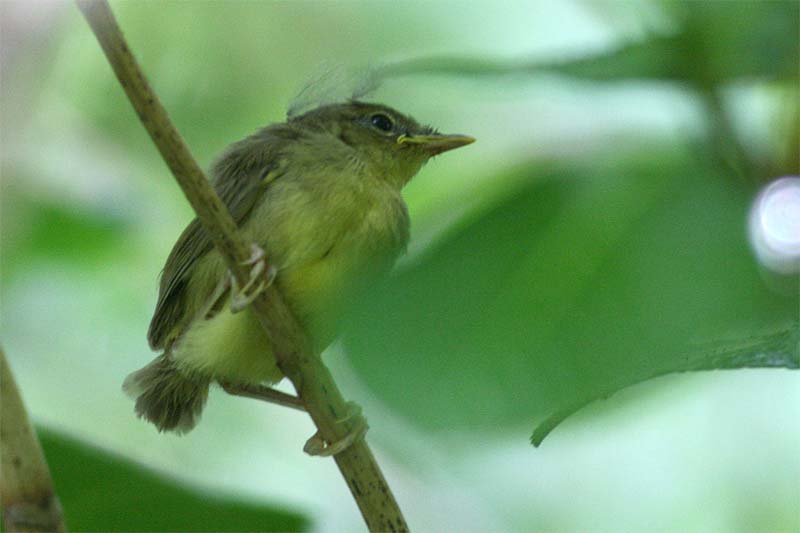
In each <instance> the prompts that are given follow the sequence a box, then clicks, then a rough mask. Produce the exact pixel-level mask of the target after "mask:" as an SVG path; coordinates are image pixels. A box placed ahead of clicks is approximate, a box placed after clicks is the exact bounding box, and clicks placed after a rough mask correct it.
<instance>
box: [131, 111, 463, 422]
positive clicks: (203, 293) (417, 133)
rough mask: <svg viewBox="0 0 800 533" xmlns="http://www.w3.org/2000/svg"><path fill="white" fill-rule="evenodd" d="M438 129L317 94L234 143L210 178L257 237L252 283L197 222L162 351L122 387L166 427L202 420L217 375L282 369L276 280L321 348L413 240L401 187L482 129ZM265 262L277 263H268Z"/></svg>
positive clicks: (172, 260) (155, 345)
mask: <svg viewBox="0 0 800 533" xmlns="http://www.w3.org/2000/svg"><path fill="white" fill-rule="evenodd" d="M474 140H475V139H474V138H473V137H470V136H467V135H460V134H442V133H439V132H438V131H436V130H434V129H433V128H431V127H429V126H424V125H421V124H419V123H418V122H417V121H415V120H414V119H413V118H411V117H410V116H408V115H405V114H403V113H400V112H399V111H397V110H395V109H393V108H391V107H388V106H386V105H382V104H377V103H369V102H363V101H360V100H348V101H344V102H340V103H331V104H325V105H320V106H319V107H317V108H315V109H312V110H310V111H307V112H305V113H303V114H299V115H296V116H289V117H288V118H287V120H286V121H285V122H281V123H275V124H271V125H268V126H266V127H264V128H262V129H260V130H258V131H257V132H255V133H254V134H252V135H250V136H248V137H246V138H244V139H242V140H240V141H238V142H235V143H233V144H232V145H231V146H229V147H228V148H227V149H226V150H225V151H224V152H223V154H222V155H221V156H220V157H219V158H218V159H217V160H216V161H215V162H214V163H213V165H212V167H211V178H210V179H211V183H212V185H213V187H214V189H215V190H216V192H217V194H218V195H219V197H220V199H221V200H222V202H223V203H224V204H225V205H226V207H227V208H228V210H229V211H230V214H231V215H232V217H233V219H234V221H235V222H236V224H237V226H238V228H239V231H240V232H241V235H242V236H243V238H244V239H245V242H250V243H252V245H253V257H252V258H251V261H250V263H251V264H252V265H253V270H252V274H253V276H252V278H251V282H250V283H248V284H247V285H246V286H244V287H238V286H237V284H236V283H235V281H233V279H232V276H231V275H230V273H229V272H228V269H227V267H226V264H225V262H224V260H223V258H222V256H221V255H220V253H219V252H218V251H217V250H216V249H215V248H214V246H213V244H212V242H211V239H210V237H209V235H208V234H207V233H206V231H205V230H204V228H203V227H202V225H201V223H200V221H199V220H198V219H197V218H195V219H194V220H192V221H191V222H190V223H189V225H188V226H187V227H186V229H185V230H184V231H183V233H182V234H181V235H180V237H179V238H178V240H177V242H176V243H175V245H174V247H173V248H172V251H171V252H170V254H169V256H168V258H167V260H166V264H165V265H164V269H163V271H162V274H161V278H160V283H159V293H158V300H157V303H156V307H155V311H154V313H153V317H152V320H151V322H150V327H149V330H148V334H147V338H148V341H149V344H150V346H151V348H152V349H153V350H156V351H160V355H158V356H157V357H156V358H155V359H154V360H153V361H151V362H150V363H149V364H147V365H146V366H144V367H143V368H141V369H139V370H137V371H135V372H133V373H131V374H130V375H129V376H128V377H127V378H126V379H125V381H124V384H123V390H124V391H125V392H126V393H127V394H128V395H129V396H131V397H132V398H133V399H135V412H136V414H137V415H138V416H139V417H140V418H143V419H145V420H147V421H149V422H151V423H152V424H154V425H155V427H156V428H157V429H158V430H159V431H168V432H175V433H178V434H183V433H186V432H188V431H190V430H191V429H192V428H193V427H195V425H196V424H197V423H198V421H199V419H200V415H201V413H202V410H203V407H204V405H205V403H206V400H207V398H208V394H209V388H210V387H211V385H212V384H214V383H217V384H221V385H223V386H225V385H234V386H235V385H242V386H248V385H272V384H275V383H277V382H279V381H280V380H281V379H282V378H283V374H282V373H281V371H280V369H279V368H278V366H277V364H276V361H275V357H274V355H273V354H272V352H271V351H270V348H269V341H268V339H267V337H266V335H265V333H264V332H263V330H262V329H261V326H260V324H259V323H258V321H257V319H256V317H255V315H254V314H253V313H252V311H251V310H250V309H249V308H248V303H249V302H250V301H252V299H253V298H254V297H255V295H256V294H257V293H258V292H259V291H260V290H263V288H264V287H265V286H266V285H267V284H269V283H273V282H274V283H275V285H276V287H277V288H278V290H279V291H280V292H281V293H282V295H283V297H284V298H285V301H286V303H287V305H288V306H289V308H290V309H291V311H292V312H293V313H294V314H295V316H296V317H297V319H298V321H299V323H300V324H301V325H302V327H303V328H304V329H305V330H306V331H307V333H308V334H309V336H310V338H311V340H312V343H313V345H314V347H315V350H318V351H319V352H321V351H322V350H323V349H324V348H325V347H326V346H327V345H328V344H329V343H330V342H331V341H332V339H333V338H335V327H333V326H331V324H332V323H334V322H335V320H334V319H332V317H335V315H336V310H337V303H338V302H341V301H342V299H343V298H344V297H345V294H346V293H347V291H348V290H352V288H353V287H354V286H357V285H358V284H359V283H360V282H361V280H364V279H374V278H375V277H380V276H383V275H385V274H386V273H387V272H388V271H389V270H390V269H391V268H392V266H393V264H394V262H395V260H396V259H397V258H398V257H399V256H400V255H401V254H402V253H403V252H404V251H405V249H406V247H407V244H408V241H409V223H410V222H409V214H408V208H407V206H406V203H405V201H404V200H403V197H402V194H401V192H402V189H403V187H404V186H405V185H406V184H407V183H408V182H409V181H410V180H411V179H412V177H414V175H416V174H417V172H419V170H420V169H421V168H422V166H423V165H424V164H425V163H426V162H427V161H428V160H429V159H430V158H432V157H433V156H436V155H439V154H441V153H443V152H446V151H448V150H452V149H454V148H458V147H461V146H465V145H467V144H470V143H472V142H474ZM267 265H269V266H267Z"/></svg>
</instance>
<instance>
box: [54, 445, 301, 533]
mask: <svg viewBox="0 0 800 533" xmlns="http://www.w3.org/2000/svg"><path fill="white" fill-rule="evenodd" d="M39 437H40V439H41V442H42V447H43V448H44V451H45V455H46V457H47V461H48V464H49V465H50V470H51V472H52V475H53V480H54V483H55V488H56V492H57V494H58V497H59V499H60V500H61V506H62V507H63V509H64V513H65V519H66V523H67V527H68V528H69V529H70V530H71V531H305V530H307V529H308V526H309V524H308V521H307V519H306V518H304V517H302V516H300V515H298V514H296V513H294V512H290V511H286V510H281V509H276V508H273V507H269V506H266V505H262V504H255V503H249V502H245V501H242V500H237V499H234V498H232V497H230V496H223V495H220V494H216V495H215V494H209V493H206V492H201V491H199V490H196V489H191V488H188V487H185V486H182V485H180V484H179V483H177V482H175V481H172V480H169V479H167V478H165V477H163V476H161V475H159V474H156V473H154V472H152V471H149V470H148V469H146V468H144V467H142V466H140V465H137V464H135V463H132V462H130V461H128V460H125V459H123V458H121V457H116V456H114V455H111V454H109V453H107V452H104V451H102V450H99V449H97V448H93V447H91V446H89V445H87V444H84V443H81V442H78V441H76V440H74V439H72V438H69V437H66V436H64V435H62V434H59V433H56V432H52V431H50V430H39Z"/></svg>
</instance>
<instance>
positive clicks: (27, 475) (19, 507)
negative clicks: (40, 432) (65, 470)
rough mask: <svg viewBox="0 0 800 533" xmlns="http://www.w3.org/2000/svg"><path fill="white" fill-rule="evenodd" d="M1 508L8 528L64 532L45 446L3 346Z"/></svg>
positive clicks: (0, 365) (0, 362) (0, 383)
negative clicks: (24, 401) (46, 459)
mask: <svg viewBox="0 0 800 533" xmlns="http://www.w3.org/2000/svg"><path fill="white" fill-rule="evenodd" d="M0 507H2V514H3V530H4V531H30V532H33V531H59V532H61V531H64V530H65V528H64V517H63V515H62V514H61V505H60V504H59V502H58V497H57V496H56V493H55V490H54V489H53V479H52V478H51V477H50V470H49V469H48V468H47V461H45V458H44V453H43V452H42V447H41V445H40V444H39V439H38V438H37V437H36V432H35V431H34V430H33V428H32V427H31V424H30V421H29V420H28V414H27V412H26V411H25V405H24V404H23V403H22V398H21V397H20V395H19V390H18V389H17V384H16V382H15V381H14V376H13V375H12V374H11V369H10V368H9V366H8V362H7V361H6V356H5V354H4V353H3V350H2V348H0Z"/></svg>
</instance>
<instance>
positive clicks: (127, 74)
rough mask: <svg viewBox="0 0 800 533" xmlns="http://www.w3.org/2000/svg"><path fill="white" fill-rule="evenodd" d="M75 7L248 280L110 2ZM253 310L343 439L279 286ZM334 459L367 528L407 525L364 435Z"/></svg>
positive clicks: (228, 226)
mask: <svg viewBox="0 0 800 533" xmlns="http://www.w3.org/2000/svg"><path fill="white" fill-rule="evenodd" d="M78 7H79V8H80V10H81V12H82V13H83V15H84V17H85V18H86V20H87V22H88V23H89V26H91V28H92V31H93V32H94V33H95V36H96V37H97V40H98V41H99V43H100V46H101V47H102V48H103V51H104V52H105V54H106V57H107V58H108V61H109V63H110V64H111V67H112V68H113V70H114V73H115V74H116V76H117V79H119V82H120V84H121V85H122V87H123V89H124V90H125V93H126V94H127V95H128V98H129V100H130V102H131V104H132V105H133V107H134V109H135V110H136V113H137V114H138V115H139V119H140V120H141V122H142V124H143V125H144V127H145V128H146V129H147V131H148V133H149V134H150V137H151V138H152V139H153V142H154V143H155V144H156V147H157V148H158V150H159V152H160V153H161V156H162V158H163V159H164V161H165V162H166V163H167V166H169V168H170V170H171V171H172V174H173V175H174V176H175V179H176V180H177V181H178V184H179V185H180V186H181V189H183V192H184V194H185V195H186V198H187V199H188V200H189V203H190V204H191V205H192V208H193V209H194V210H195V212H196V213H197V217H198V218H199V219H200V221H201V223H202V224H203V228H204V229H205V230H206V232H208V235H209V236H210V237H211V239H212V241H213V242H214V245H215V246H216V247H217V249H218V250H219V252H220V253H221V254H222V256H223V257H224V259H225V262H226V264H227V266H228V268H229V269H230V271H231V272H232V273H233V275H234V276H235V277H236V279H237V280H238V282H239V284H240V285H242V286H243V285H244V284H245V283H246V282H247V280H248V276H249V269H248V268H247V267H245V265H244V263H245V261H247V259H248V258H249V256H250V247H249V245H248V244H249V243H245V242H244V241H243V240H242V238H241V236H240V235H239V233H238V231H237V229H236V225H235V223H234V221H233V219H232V218H231V216H230V213H228V210H227V209H226V208H225V205H224V204H223V203H222V201H221V200H220V199H219V197H218V196H217V195H216V193H215V192H214V190H213V188H212V187H211V185H210V183H209V181H208V179H207V178H206V176H205V175H204V173H203V171H202V170H201V169H200V167H199V166H198V165H197V163H196V162H195V160H194V158H193V157H192V155H191V154H190V153H189V150H188V148H187V147H186V145H185V143H184V141H183V139H182V138H181V136H180V134H179V133H178V131H177V130H176V129H175V126H174V125H173V124H172V122H171V121H170V119H169V117H168V116H167V112H166V110H165V109H164V108H163V107H162V105H161V103H160V102H159V100H158V98H157V97H156V95H155V93H154V92H153V91H152V89H151V88H150V85H149V84H148V82H147V80H146V79H145V76H144V74H143V73H142V71H141V70H140V69H139V66H138V64H137V63H136V60H135V59H134V57H133V54H132V53H131V51H130V50H129V48H128V45H127V43H126V42H125V38H124V37H123V35H122V32H121V30H120V28H119V26H118V25H117V22H116V20H115V19H114V15H113V13H112V12H111V8H110V7H109V5H108V2H107V1H106V0H97V1H90V0H88V1H87V0H79V1H78ZM252 309H253V312H254V314H255V315H256V317H258V321H259V323H260V324H261V326H262V327H263V328H264V330H265V332H266V333H267V335H268V337H269V339H270V342H271V347H272V349H273V352H274V354H275V358H276V360H277V362H278V366H279V367H280V369H281V371H282V372H283V374H284V375H285V376H286V377H287V378H289V380H290V381H291V382H292V384H293V385H294V387H295V389H296V390H297V393H298V396H299V397H300V399H301V400H302V402H303V404H304V405H305V409H306V411H308V413H309V415H310V416H311V419H312V420H313V421H314V424H315V425H316V426H317V428H318V429H319V435H320V436H321V437H322V438H323V439H324V440H325V441H327V442H337V441H340V440H341V439H343V438H344V437H345V436H346V435H347V434H348V433H349V432H350V431H351V430H352V429H353V428H352V426H353V425H354V424H353V422H355V421H352V420H348V421H347V422H344V423H342V421H343V420H347V418H348V408H347V404H346V402H345V400H344V398H342V395H341V393H340V392H339V388H338V387H337V386H336V383H335V382H334V380H333V377H332V376H331V374H330V372H329V371H328V369H327V367H325V365H323V364H322V361H321V359H320V357H319V355H318V354H315V353H314V351H313V349H312V347H311V344H310V343H309V341H308V339H307V337H306V335H305V333H304V332H303V330H302V329H301V327H300V326H299V324H298V323H297V320H296V319H295V317H294V316H293V315H292V313H291V312H290V310H289V309H288V307H287V306H286V304H285V303H284V300H283V297H282V296H281V294H280V293H279V292H278V290H277V289H276V288H275V286H274V285H273V286H271V287H270V288H268V289H267V290H266V291H265V292H263V293H262V294H260V295H259V296H258V297H257V298H256V299H255V300H254V301H253V303H252ZM265 348H266V347H265ZM335 460H336V464H337V465H338V467H339V470H340V471H341V473H342V476H343V477H344V478H345V480H346V481H347V484H348V485H349V487H350V491H351V493H352V494H353V497H354V498H355V500H356V503H357V504H358V507H359V509H360V510H361V514H362V515H363V517H364V520H365V522H366V524H367V526H368V527H369V529H370V530H372V531H406V530H407V529H408V526H407V525H406V522H405V519H404V518H403V515H402V513H401V511H400V508H399V507H398V505H397V502H396V501H395V499H394V496H393V494H392V492H391V490H390V489H389V487H388V485H387V483H386V480H385V479H384V477H383V473H382V472H381V470H380V468H379V466H378V464H377V462H376V461H375V458H374V456H373V455H372V451H371V450H370V448H369V447H368V446H367V444H366V442H365V441H364V440H363V439H361V440H359V441H358V442H356V443H354V444H353V445H352V446H350V447H349V448H347V449H346V450H344V451H342V452H341V453H339V454H337V455H336V456H335Z"/></svg>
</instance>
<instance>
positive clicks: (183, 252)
mask: <svg viewBox="0 0 800 533" xmlns="http://www.w3.org/2000/svg"><path fill="white" fill-rule="evenodd" d="M298 135H299V132H297V130H296V129H295V128H292V127H290V126H289V125H287V124H278V125H275V126H270V127H267V128H264V129H262V130H261V131H259V132H258V133H256V134H254V135H252V136H250V137H248V138H246V139H244V140H242V141H239V142H237V143H235V144H234V145H232V146H231V147H230V148H229V149H228V150H227V151H226V153H225V154H223V156H222V157H221V158H220V159H219V160H218V161H217V162H216V163H215V164H214V166H213V168H212V184H213V185H214V189H215V190H216V191H217V194H218V195H219V196H220V199H221V200H222V202H223V203H224V204H225V205H226V206H227V208H228V210H229V211H230V213H231V216H232V217H233V219H234V221H235V222H236V225H237V226H239V227H241V226H242V225H243V224H244V223H245V222H246V221H247V220H248V218H249V216H250V214H251V213H252V212H253V208H254V207H255V206H256V205H257V204H258V203H259V201H260V200H261V198H262V197H263V195H264V192H265V191H266V190H267V188H268V187H269V184H270V183H272V181H274V180H275V179H277V178H278V177H279V176H280V175H281V174H282V170H283V166H284V165H283V163H284V161H283V158H282V157H281V156H282V147H283V145H284V143H285V142H287V141H291V140H293V139H295V138H297V136H298ZM212 248H213V243H212V242H211V239H210V238H209V237H208V234H207V233H206V231H205V229H204V228H203V226H202V224H201V223H200V221H199V220H198V219H196V218H195V219H194V220H192V221H191V222H190V223H189V225H188V226H187V227H186V229H185V230H184V231H183V233H182V234H181V236H180V237H179V238H178V242H176V243H175V246H174V247H173V248H172V252H171V253H170V254H169V257H168V258H167V262H166V264H165V265H164V270H163V272H162V274H161V282H160V285H159V295H158V302H157V303H156V309H155V312H154V313H153V318H152V320H151V321H150V328H149V330H148V332H147V338H148V341H149V342H150V346H151V347H152V348H153V349H154V350H158V349H161V348H164V347H165V346H167V347H168V345H169V344H171V343H172V342H173V340H174V338H175V337H176V336H177V335H178V334H179V333H180V332H176V330H178V329H180V328H181V326H183V325H184V324H185V322H186V319H187V318H188V317H186V311H187V310H186V294H185V288H186V283H187V281H188V280H189V278H190V277H191V275H192V270H193V268H194V266H195V265H196V264H197V262H198V260H199V259H200V258H202V257H203V256H204V255H206V254H207V253H209V252H210V251H211V250H212ZM209 295H210V294H209Z"/></svg>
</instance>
